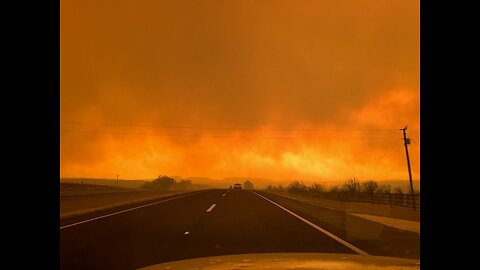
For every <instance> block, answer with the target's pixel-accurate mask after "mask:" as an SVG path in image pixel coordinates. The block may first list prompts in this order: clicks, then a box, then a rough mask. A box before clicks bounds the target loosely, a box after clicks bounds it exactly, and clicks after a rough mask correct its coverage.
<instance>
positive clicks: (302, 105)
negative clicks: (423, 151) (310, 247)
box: [60, 0, 420, 183]
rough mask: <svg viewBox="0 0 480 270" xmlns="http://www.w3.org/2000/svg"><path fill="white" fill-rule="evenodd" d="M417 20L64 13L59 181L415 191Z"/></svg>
mask: <svg viewBox="0 0 480 270" xmlns="http://www.w3.org/2000/svg"><path fill="white" fill-rule="evenodd" d="M419 5H420V4H419V1H418V0H378V1H377V0H365V1H361V0H338V1H331V0H325V1H320V0H319V1H311V0H309V1H307V0H304V1H301V0H297V1H282V0H272V1H267V0H265V1H247V0H243V1H240V0H239V1H234V0H230V1H220V0H219V1H212V0H203V1H192V0H182V1H178V0H175V1H169V0H164V1H160V0H124V1H119V0H101V1H98V0H95V1H92V0H82V1H74V0H61V1H60V8H61V14H60V19H61V20H60V41H61V44H60V46H61V47H60V48H61V51H60V56H61V58H60V60H61V61H60V62H61V63H60V65H61V68H60V71H61V73H60V76H61V81H60V97H61V98H60V111H61V119H60V130H61V133H60V174H61V177H97V178H114V177H115V175H116V174H119V175H120V177H121V178H122V179H152V178H156V177H157V176H158V175H172V176H182V177H185V178H186V177H210V178H213V179H222V178H226V177H256V178H267V179H272V180H276V181H278V183H284V182H287V181H291V180H293V179H295V180H302V181H304V182H313V181H316V182H321V181H333V180H343V179H347V178H349V177H356V178H358V179H360V180H364V179H376V180H385V179H408V170H407V162H406V157H405V148H404V145H403V134H402V131H401V130H400V129H401V128H403V127H405V126H406V125H408V129H407V135H408V137H410V138H411V139H412V143H411V144H410V145H409V153H410V159H411V167H412V176H413V179H419V178H420V175H419V173H420V60H419V55H420V26H419V22H420V16H419Z"/></svg>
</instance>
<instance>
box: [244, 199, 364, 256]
mask: <svg viewBox="0 0 480 270" xmlns="http://www.w3.org/2000/svg"><path fill="white" fill-rule="evenodd" d="M251 192H252V193H255V194H256V195H258V196H260V197H262V198H263V199H265V200H267V201H269V202H271V203H272V204H274V205H276V206H278V207H279V208H280V209H282V210H284V211H285V212H287V213H289V214H290V215H292V216H294V217H296V218H298V219H300V220H301V221H303V222H305V223H307V224H308V225H310V226H312V227H313V228H315V229H317V230H319V231H320V232H322V233H324V234H326V235H328V236H330V237H331V238H333V239H334V240H336V241H337V242H339V243H340V244H343V245H344V246H346V247H348V248H350V249H351V250H353V251H355V252H357V253H358V254H360V255H370V254H368V253H367V252H365V251H363V250H361V249H359V248H357V247H355V246H354V245H352V244H350V243H348V242H347V241H345V240H343V239H342V238H339V237H338V236H336V235H334V234H332V233H331V232H329V231H327V230H325V229H323V228H322V227H320V226H318V225H317V224H315V223H313V222H311V221H309V220H307V219H305V218H303V217H301V216H299V215H297V214H295V213H294V212H292V211H290V210H288V209H287V208H285V207H283V206H281V205H279V204H278V203H276V202H274V201H272V200H270V199H268V198H266V197H264V196H262V195H260V194H258V193H256V192H254V191H251Z"/></svg>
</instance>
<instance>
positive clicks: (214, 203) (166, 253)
mask: <svg viewBox="0 0 480 270" xmlns="http://www.w3.org/2000/svg"><path fill="white" fill-rule="evenodd" d="M129 207H130V208H128V209H116V210H112V211H113V212H112V211H111V212H110V213H100V214H97V215H96V216H85V217H83V219H81V218H78V217H77V218H76V219H71V220H62V221H61V227H60V265H61V269H135V268H140V267H144V266H148V265H152V264H156V263H161V262H168V261H175V260H182V259H189V258H198V257H206V256H216V255H227V254H244V253H271V252H322V253H348V254H363V255H365V256H368V255H369V254H371V255H380V256H396V257H404V258H413V259H419V245H420V240H419V235H418V234H415V233H411V232H407V231H402V230H399V229H395V228H391V227H387V226H383V225H380V224H378V223H375V222H372V221H368V220H365V219H362V218H359V217H355V216H351V215H347V214H345V213H344V212H340V211H335V210H331V209H326V208H320V207H317V206H313V205H309V204H305V203H301V202H298V201H294V200H291V199H287V198H284V197H280V196H277V195H273V194H270V193H267V192H262V191H247V190H230V191H227V190H218V189H217V190H205V191H200V192H194V193H191V194H187V195H185V194H182V195H178V196H175V197H173V198H170V199H163V200H162V199H161V200H159V201H158V202H153V203H152V202H150V203H149V204H148V205H138V206H129Z"/></svg>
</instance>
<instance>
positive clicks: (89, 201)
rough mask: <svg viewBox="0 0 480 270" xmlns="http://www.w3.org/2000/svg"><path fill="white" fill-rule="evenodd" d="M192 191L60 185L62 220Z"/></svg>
mask: <svg viewBox="0 0 480 270" xmlns="http://www.w3.org/2000/svg"><path fill="white" fill-rule="evenodd" d="M190 191H191V190H168V191H144V190H136V189H126V188H119V187H112V186H100V185H87V184H83V185H81V184H71V183H61V184H60V218H61V219H62V218H66V217H72V216H76V215H83V214H87V213H91V212H95V211H99V210H104V209H108V208H113V207H117V206H121V205H125V204H130V203H138V202H142V201H148V200H152V199H157V198H162V197H166V196H169V195H173V194H178V193H185V192H190Z"/></svg>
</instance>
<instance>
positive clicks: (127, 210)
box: [60, 193, 198, 230]
mask: <svg viewBox="0 0 480 270" xmlns="http://www.w3.org/2000/svg"><path fill="white" fill-rule="evenodd" d="M194 194H198V193H191V194H187V195H183V196H179V197H175V198H170V199H166V200H163V201H158V202H154V203H149V204H145V205H141V206H137V207H134V208H130V209H126V210H122V211H118V212H115V213H111V214H108V215H104V216H99V217H95V218H91V219H87V220H84V221H80V222H77V223H73V224H69V225H65V226H63V227H60V230H62V229H65V228H68V227H73V226H77V225H80V224H83V223H87V222H90V221H94V220H97V219H101V218H106V217H110V216H113V215H118V214H121V213H125V212H129V211H133V210H137V209H140V208H143V207H147V206H151V205H155V204H158V203H163V202H166V201H171V200H175V199H180V198H183V197H187V196H190V195H194Z"/></svg>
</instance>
